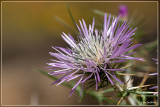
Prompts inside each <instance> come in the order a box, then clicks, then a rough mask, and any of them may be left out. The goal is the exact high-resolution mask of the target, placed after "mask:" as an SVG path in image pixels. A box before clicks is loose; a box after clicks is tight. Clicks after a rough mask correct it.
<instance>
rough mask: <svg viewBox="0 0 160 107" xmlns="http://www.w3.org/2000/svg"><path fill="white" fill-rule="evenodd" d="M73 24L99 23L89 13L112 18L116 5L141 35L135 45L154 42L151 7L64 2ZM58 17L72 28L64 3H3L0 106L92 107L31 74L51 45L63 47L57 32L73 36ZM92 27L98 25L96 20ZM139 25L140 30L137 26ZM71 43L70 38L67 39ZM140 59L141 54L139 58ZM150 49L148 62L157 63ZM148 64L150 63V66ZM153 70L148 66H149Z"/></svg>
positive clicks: (154, 10) (153, 7)
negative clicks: (0, 96) (53, 106)
mask: <svg viewBox="0 0 160 107" xmlns="http://www.w3.org/2000/svg"><path fill="white" fill-rule="evenodd" d="M68 5H69V7H70V9H71V12H72V14H73V17H74V19H75V20H76V22H77V23H78V20H79V19H82V18H84V19H85V21H86V23H87V24H90V23H91V22H92V20H93V17H95V18H96V20H97V19H99V20H101V22H102V23H103V16H100V15H98V14H96V13H95V12H94V9H97V10H100V11H104V12H107V13H111V14H112V15H115V16H117V15H118V14H119V13H118V12H119V10H118V9H119V6H120V5H126V6H127V7H128V19H132V18H133V17H134V19H135V21H136V20H137V27H138V28H140V29H142V30H141V31H143V33H145V35H144V36H143V37H142V38H141V39H139V41H138V42H139V43H143V44H146V43H149V42H151V41H154V40H157V3H156V2H137V3H136V2H103V3H102V2H101V3H100V2H95V3H94V2H85V3H84V2H81V3H78V2H77V3H68ZM55 16H56V17H59V18H61V19H62V20H63V21H65V22H66V23H67V24H68V25H70V29H72V28H73V30H74V29H75V28H74V25H73V23H72V20H71V18H70V16H69V13H68V11H67V7H66V3H65V2H64V3H62V2H61V3H58V2H3V3H2V104H3V105H78V104H81V105H82V104H83V105H85V104H86V105H90V104H98V102H97V101H96V100H95V99H93V98H92V97H91V96H85V98H84V100H83V101H82V102H81V103H78V95H77V94H76V93H74V94H73V95H72V96H71V97H70V98H69V94H70V91H71V89H68V88H66V87H64V86H62V85H59V86H55V85H53V86H50V84H51V83H52V82H54V81H53V80H51V79H50V78H47V77H46V76H44V75H42V74H41V73H39V72H36V71H35V70H36V69H43V70H45V71H46V72H49V71H48V70H47V69H45V68H44V67H47V65H46V63H48V62H50V59H51V58H52V57H51V56H50V55H49V54H48V53H49V52H50V51H53V49H52V48H51V46H62V47H66V43H65V42H64V41H63V39H62V38H61V36H60V34H61V33H62V32H65V33H71V34H72V35H73V34H74V32H73V31H72V30H70V29H68V28H66V27H65V26H63V25H62V24H60V23H58V22H57V21H56V18H55ZM97 23H98V21H97ZM141 24H143V25H141ZM73 36H74V37H75V38H76V35H73ZM143 55H145V54H142V56H143ZM156 55H157V51H156V49H154V50H152V51H150V53H149V57H150V58H157V56H156ZM153 62H154V61H153ZM153 65H154V64H153Z"/></svg>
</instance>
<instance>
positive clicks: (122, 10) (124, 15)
mask: <svg viewBox="0 0 160 107" xmlns="http://www.w3.org/2000/svg"><path fill="white" fill-rule="evenodd" d="M119 16H120V17H121V19H122V20H124V21H126V20H127V18H128V8H127V6H126V5H120V6H119Z"/></svg>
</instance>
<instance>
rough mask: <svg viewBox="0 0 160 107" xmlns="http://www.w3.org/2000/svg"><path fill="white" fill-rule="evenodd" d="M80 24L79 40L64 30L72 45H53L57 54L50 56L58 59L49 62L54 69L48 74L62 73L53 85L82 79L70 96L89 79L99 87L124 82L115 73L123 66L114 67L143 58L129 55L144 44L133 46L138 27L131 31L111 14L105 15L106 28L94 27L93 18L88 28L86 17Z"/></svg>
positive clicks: (66, 40) (67, 40) (64, 36)
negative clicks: (104, 84) (106, 82)
mask: <svg viewBox="0 0 160 107" xmlns="http://www.w3.org/2000/svg"><path fill="white" fill-rule="evenodd" d="M79 23H80V27H79V26H78V25H77V28H78V30H79V34H80V35H79V36H78V39H79V40H78V41H76V40H75V39H74V38H73V37H72V36H71V35H70V34H68V35H67V34H65V33H63V34H62V35H61V36H62V38H63V39H64V40H65V42H67V43H68V45H69V46H70V48H62V47H53V49H55V50H56V51H57V53H52V52H50V55H51V56H54V57H56V58H57V60H52V61H53V62H52V63H48V65H50V68H51V70H54V71H53V72H50V73H49V74H50V75H62V74H63V76H62V77H61V78H60V79H59V80H57V81H55V82H54V83H53V84H55V83H58V84H57V85H60V84H61V83H63V82H65V81H66V82H68V81H71V80H73V79H76V78H79V80H78V82H77V83H76V84H75V86H74V87H73V88H72V91H71V94H70V95H72V93H73V92H74V90H75V89H76V87H77V86H78V85H79V84H81V85H82V90H83V85H84V83H87V81H89V80H90V79H92V80H94V81H95V85H96V90H97V89H98V83H99V82H102V81H108V83H109V84H111V85H114V83H115V80H116V82H118V83H121V84H123V82H122V81H121V80H119V79H118V78H117V77H116V74H115V72H116V71H123V69H119V68H115V67H114V65H115V64H117V63H121V62H125V61H126V60H143V59H142V58H136V57H131V56H130V55H132V54H134V53H135V52H132V53H130V50H133V49H135V48H137V47H139V46H140V45H141V44H136V45H134V46H131V45H132V44H133V42H131V41H132V38H131V37H132V36H133V35H134V34H135V33H134V31H135V30H136V28H135V29H133V30H132V28H130V27H129V23H127V22H124V23H123V24H120V23H119V17H116V18H114V17H113V18H111V15H109V16H108V17H107V14H105V15H104V27H103V30H98V29H96V28H94V25H95V19H94V18H93V22H92V24H90V25H89V27H88V28H87V25H86V23H85V21H84V20H83V19H82V21H79Z"/></svg>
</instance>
